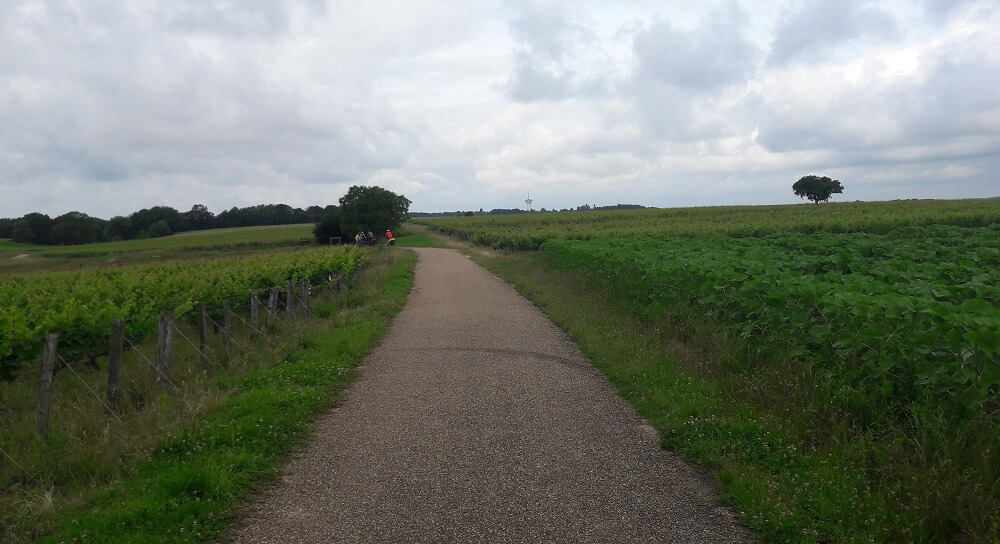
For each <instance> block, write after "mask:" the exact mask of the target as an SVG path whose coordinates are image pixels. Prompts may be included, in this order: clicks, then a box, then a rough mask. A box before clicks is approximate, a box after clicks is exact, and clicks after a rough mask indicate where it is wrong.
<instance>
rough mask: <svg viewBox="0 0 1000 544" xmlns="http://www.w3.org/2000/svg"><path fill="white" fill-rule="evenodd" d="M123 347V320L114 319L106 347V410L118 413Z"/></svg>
mask: <svg viewBox="0 0 1000 544" xmlns="http://www.w3.org/2000/svg"><path fill="white" fill-rule="evenodd" d="M124 345H125V320H124V319H116V320H115V322H114V323H112V324H111V341H110V344H109V345H108V410H109V411H111V412H117V411H118V392H119V391H120V389H121V383H122V350H123V348H124Z"/></svg>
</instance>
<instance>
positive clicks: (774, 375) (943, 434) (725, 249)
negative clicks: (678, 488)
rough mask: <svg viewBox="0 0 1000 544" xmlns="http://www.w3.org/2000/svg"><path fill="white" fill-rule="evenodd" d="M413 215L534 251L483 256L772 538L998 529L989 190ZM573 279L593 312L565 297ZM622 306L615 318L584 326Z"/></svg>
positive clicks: (955, 534) (923, 536)
mask: <svg viewBox="0 0 1000 544" xmlns="http://www.w3.org/2000/svg"><path fill="white" fill-rule="evenodd" d="M419 223H421V224H423V225H427V226H429V227H430V228H432V229H436V230H438V231H439V232H443V233H447V234H450V235H452V236H456V237H458V238H460V239H463V240H467V241H471V242H474V243H477V244H480V245H485V246H489V247H493V248H500V249H511V248H521V249H539V251H537V252H532V253H528V254H518V253H502V254H498V255H495V256H493V257H490V258H489V259H484V260H483V261H481V262H483V264H484V265H485V266H488V267H493V268H494V269H495V271H497V273H499V274H501V275H504V277H506V278H507V279H509V280H510V281H512V282H514V283H515V284H517V285H519V287H520V286H522V285H523V286H524V287H523V289H530V292H529V293H528V294H530V295H532V296H533V297H534V298H535V299H536V303H538V304H540V305H542V306H543V307H545V306H551V307H552V308H565V309H564V310H563V312H564V314H565V316H564V317H563V319H564V322H563V323H562V324H563V326H564V327H566V328H567V329H568V330H570V333H571V334H573V335H574V337H575V338H578V340H579V341H581V342H582V343H583V347H584V349H585V350H587V349H589V350H590V351H591V352H592V353H594V354H596V355H597V356H598V358H597V359H595V364H597V365H598V367H599V368H601V369H602V370H603V371H604V372H605V373H607V374H608V375H609V378H611V379H612V381H613V383H615V385H616V386H618V387H619V390H620V391H621V392H622V394H623V396H625V397H626V398H628V399H629V400H630V401H632V402H633V403H635V404H636V406H637V408H638V409H639V410H640V412H641V413H643V414H644V415H645V416H646V417H647V418H649V419H650V420H651V421H652V422H653V423H654V424H655V425H657V427H658V428H659V430H660V432H661V435H662V436H663V440H664V444H666V445H667V446H668V447H670V448H672V449H675V450H676V451H678V452H680V453H683V454H684V455H686V456H688V457H689V458H691V459H692V460H694V461H697V462H701V463H704V464H705V465H706V466H709V467H711V468H713V469H715V470H716V471H717V472H718V474H719V477H720V479H721V480H722V481H723V484H724V487H725V489H726V493H727V495H728V496H729V497H730V500H732V501H733V503H734V504H735V505H736V506H737V507H738V508H739V509H740V510H741V511H744V512H746V515H745V517H744V520H745V521H746V522H747V523H748V524H749V525H751V526H752V527H755V528H756V529H758V530H760V531H761V532H762V534H764V535H765V536H767V537H768V538H769V539H773V540H775V541H785V540H793V541H806V542H811V541H855V540H873V541H885V540H892V541H942V540H951V539H955V538H964V539H967V540H969V541H974V542H992V541H995V540H996V539H997V538H998V531H1000V527H998V526H997V524H996V521H995V516H994V515H993V514H994V513H995V512H996V511H998V509H1000V467H998V457H1000V456H998V455H997V453H996V452H997V451H1000V421H998V413H1000V395H998V389H1000V290H998V286H1000V274H998V272H997V270H998V268H1000V250H998V248H1000V202H997V201H996V200H991V201H945V202H920V201H913V202H893V203H852V204H837V205H820V206H815V205H798V206H766V207H732V208H697V209H676V210H642V211H635V212H633V211H629V212H596V213H587V212H575V213H558V214H552V213H549V214H525V215H518V216H505V217H499V218H497V217H471V218H448V219H428V220H421V221H419ZM504 263H506V264H504ZM539 278H544V280H543V279H539ZM563 286H575V291H572V290H569V288H564V287H563ZM576 292H579V293H594V294H597V295H598V296H599V297H600V300H601V301H604V302H603V304H605V306H606V307H605V308H591V306H592V305H594V306H599V305H600V304H601V303H599V302H593V301H592V299H593V295H589V296H588V295H580V297H581V298H580V299H579V301H578V302H577V303H576V304H577V307H576V309H573V306H572V303H571V302H568V301H570V300H574V297H575V296H576ZM550 293H551V294H550ZM583 308H586V309H583ZM616 308H617V309H619V310H615V309H616ZM618 311H620V315H621V317H620V319H621V320H622V322H629V323H632V324H631V325H629V326H624V325H623V326H622V327H623V330H619V329H617V328H616V325H614V324H612V323H610V322H606V321H602V319H601V317H604V316H610V315H613V314H615V313H617V312H618ZM595 315H596V316H598V317H595V318H593V319H590V318H588V316H595ZM608 319H610V317H609V318H608ZM574 327H577V328H574ZM605 329H607V330H609V331H612V332H607V331H606V330H605ZM632 336H639V337H641V339H636V340H634V341H628V342H626V341H624V340H618V338H619V337H622V338H624V337H628V338H631V337H632ZM590 337H600V338H601V340H600V341H597V340H595V341H593V343H592V344H591V345H590V347H589V348H588V345H587V340H586V339H587V338H590ZM617 342H622V344H618V343H617ZM632 342H634V343H635V345H647V346H651V347H642V348H636V347H633V343H632ZM606 346H610V347H606ZM655 346H661V347H659V348H657V347H655ZM662 346H674V347H672V348H666V347H662ZM677 346H682V347H677ZM658 349H663V350H664V352H669V353H671V354H672V355H671V357H670V359H671V360H670V361H669V362H668V361H665V360H664V359H662V358H660V357H659V356H657V355H655V353H656V350H658ZM671 350H672V351H671ZM622 353H630V354H632V356H631V357H624V356H622V355H621V354H622ZM650 353H653V354H652V355H651V354H650ZM601 357H603V358H604V359H601ZM675 366H676V367H677V368H676V369H674V368H673V367H675ZM675 374H676V376H675ZM696 384H701V385H696ZM692 388H695V389H697V391H698V392H697V393H693V392H692V391H691V389H692ZM752 490H756V491H752Z"/></svg>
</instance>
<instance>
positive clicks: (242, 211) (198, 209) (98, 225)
mask: <svg viewBox="0 0 1000 544" xmlns="http://www.w3.org/2000/svg"><path fill="white" fill-rule="evenodd" d="M336 209H337V207H336V206H334V205H332V204H331V205H328V206H325V207H320V206H309V207H308V208H306V209H301V208H293V207H291V206H288V205H286V204H262V205H259V206H250V207H247V208H235V207H234V208H230V209H229V210H226V211H224V212H220V213H219V214H218V215H216V214H214V213H212V212H210V211H209V210H208V208H206V207H205V206H203V205H201V204H195V205H194V206H192V207H191V210H190V211H186V212H179V211H177V210H175V209H173V208H170V207H168V206H154V207H152V208H149V209H143V210H139V211H137V212H135V213H133V214H131V215H128V216H116V217H112V218H111V219H109V220H104V219H100V218H97V217H91V216H89V215H87V214H85V213H81V212H69V213H66V214H63V215H60V216H58V217H55V218H51V217H49V216H48V215H45V214H43V213H29V214H27V215H25V216H24V217H20V218H17V219H0V238H10V239H12V240H13V241H15V242H20V243H24V244H40V245H77V244H89V243H93V242H112V241H117V240H133V239H141V238H158V237H161V236H169V235H171V234H175V233H178V232H186V231H192V230H205V229H219V228H230V227H256V226H263V225H294V224H298V223H316V222H319V220H320V219H322V218H323V216H325V215H327V214H329V213H331V212H333V211H335V210H336Z"/></svg>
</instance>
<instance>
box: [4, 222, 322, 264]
mask: <svg viewBox="0 0 1000 544" xmlns="http://www.w3.org/2000/svg"><path fill="white" fill-rule="evenodd" d="M312 228H313V225H312V224H311V223H309V224H302V225H274V226H265V227H240V228H231V229H211V230H199V231H190V232H182V233H180V234H174V235H171V236H165V237H163V238H147V239H145V240H126V241H121V242H105V243H100V244H86V245H81V246H34V245H27V244H15V243H13V242H11V241H10V240H0V259H2V258H4V255H3V252H17V253H37V254H39V255H42V256H59V257H72V256H95V255H109V254H114V253H128V252H133V251H151V250H211V249H232V248H240V247H254V246H269V245H274V246H279V245H292V244H303V243H312V241H313V235H312Z"/></svg>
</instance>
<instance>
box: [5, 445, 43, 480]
mask: <svg viewBox="0 0 1000 544" xmlns="http://www.w3.org/2000/svg"><path fill="white" fill-rule="evenodd" d="M0 453H3V455H4V457H6V458H7V459H10V462H11V463H14V466H16V467H17V468H19V469H21V470H22V471H24V473H25V474H27V475H28V477H29V478H31V479H32V480H33V481H34V482H35V483H39V484H40V483H42V482H41V480H39V479H38V478H36V477H35V475H34V474H32V473H30V472H28V469H26V468H24V467H23V466H21V463H18V462H17V460H16V459H14V458H13V457H11V456H10V454H9V453H7V452H6V451H4V449H3V448H0Z"/></svg>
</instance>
